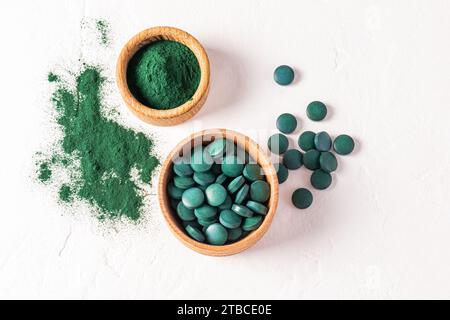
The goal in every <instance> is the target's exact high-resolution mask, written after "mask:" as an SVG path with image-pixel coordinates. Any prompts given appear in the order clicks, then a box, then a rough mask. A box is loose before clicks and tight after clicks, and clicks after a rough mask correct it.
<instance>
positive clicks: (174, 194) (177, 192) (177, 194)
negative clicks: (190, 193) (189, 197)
mask: <svg viewBox="0 0 450 320" xmlns="http://www.w3.org/2000/svg"><path fill="white" fill-rule="evenodd" d="M183 192H184V190H183V189H180V188H177V187H175V186H174V185H173V183H172V182H171V183H169V184H168V185H167V193H168V194H169V197H171V198H172V199H175V200H181V197H182V195H183Z"/></svg>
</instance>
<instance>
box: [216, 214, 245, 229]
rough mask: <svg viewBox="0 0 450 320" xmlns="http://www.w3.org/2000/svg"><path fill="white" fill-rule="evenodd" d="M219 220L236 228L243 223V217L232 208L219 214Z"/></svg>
mask: <svg viewBox="0 0 450 320" xmlns="http://www.w3.org/2000/svg"><path fill="white" fill-rule="evenodd" d="M219 222H220V223H221V224H222V225H223V226H224V227H227V228H229V229H234V228H237V227H239V226H240V225H241V222H242V217H241V216H240V215H238V214H237V213H235V212H233V211H231V210H223V211H222V212H221V213H220V215H219Z"/></svg>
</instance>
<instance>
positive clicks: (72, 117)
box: [37, 66, 159, 220]
mask: <svg viewBox="0 0 450 320" xmlns="http://www.w3.org/2000/svg"><path fill="white" fill-rule="evenodd" d="M48 80H49V81H51V82H53V83H56V85H57V87H56V90H55V92H54V94H53V96H52V103H53V106H54V107H55V108H56V111H57V116H56V121H57V123H58V124H59V125H60V126H61V130H62V133H63V136H62V139H61V140H60V141H59V142H58V146H59V147H60V149H61V151H56V150H55V151H52V154H51V155H50V157H49V159H50V160H47V161H44V162H41V163H40V164H38V173H37V177H38V179H39V180H40V181H41V182H48V181H50V180H51V179H52V169H53V168H61V167H62V168H63V169H65V170H67V171H68V172H69V175H70V181H69V183H65V184H63V185H61V186H60V189H59V198H60V200H61V201H64V202H67V203H71V202H73V201H74V200H75V199H81V200H85V201H87V202H88V203H89V204H91V205H92V206H93V207H95V208H96V209H97V210H98V211H99V217H100V218H101V219H104V218H118V217H121V216H126V217H128V218H129V219H131V220H137V219H138V218H139V217H140V216H141V209H142V206H143V197H144V196H143V195H142V192H141V190H139V188H138V185H137V184H136V180H135V179H139V180H141V181H142V182H144V183H149V182H150V178H151V176H152V174H153V173H154V171H155V169H156V168H157V166H158V164H159V161H158V159H157V158H156V157H155V156H153V155H151V153H150V152H151V149H152V145H153V142H152V141H151V140H150V139H149V138H148V137H147V136H145V135H144V134H143V133H138V132H135V131H134V130H131V129H128V128H124V127H122V126H120V125H119V124H118V123H116V122H114V121H113V120H110V119H107V118H106V117H104V115H103V114H102V103H103V99H102V95H101V88H102V84H103V82H104V78H103V77H102V75H101V70H100V69H99V68H97V67H92V66H83V69H82V70H81V72H80V73H79V74H78V75H77V76H76V87H74V88H71V87H69V86H67V85H65V84H64V83H63V82H61V80H59V78H58V77H57V76H55V75H54V74H52V75H51V76H49V77H48ZM133 171H136V172H137V175H138V177H137V178H135V177H134V175H133Z"/></svg>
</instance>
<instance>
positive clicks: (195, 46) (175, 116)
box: [116, 27, 210, 126]
mask: <svg viewBox="0 0 450 320" xmlns="http://www.w3.org/2000/svg"><path fill="white" fill-rule="evenodd" d="M158 40H173V41H178V42H180V43H182V44H184V45H185V46H187V47H188V48H189V49H191V51H192V52H193V53H194V55H195V57H196V58H197V60H198V64H199V66H200V72H201V76H200V83H199V85H198V88H197V90H196V91H195V93H194V95H193V96H192V99H190V100H188V101H186V102H185V103H184V104H182V105H181V106H178V107H176V108H173V109H168V110H158V109H154V108H152V107H151V106H146V105H143V104H142V103H140V102H139V101H138V100H137V99H136V98H135V97H134V96H133V94H132V93H131V91H130V89H129V88H128V83H127V69H128V63H129V62H130V60H131V58H132V57H133V56H134V55H135V54H136V52H138V51H139V49H141V48H142V47H143V46H145V45H148V44H149V43H151V42H155V41H158ZM209 79H210V67H209V60H208V56H207V54H206V51H205V49H204V48H203V47H202V45H201V44H200V42H198V40H197V39H195V38H194V37H193V36H191V35H190V34H189V33H187V32H185V31H183V30H180V29H177V28H173V27H154V28H150V29H147V30H144V31H142V32H140V33H138V34H137V35H136V36H134V37H133V38H132V39H131V40H130V41H128V43H127V44H126V45H125V47H124V48H123V49H122V52H121V53H120V56H119V59H118V62H117V69H116V81H117V85H118V87H119V91H120V93H121V95H122V97H123V99H124V100H125V103H126V105H127V106H128V107H129V108H130V109H131V111H132V112H133V113H134V114H135V115H136V116H137V117H139V118H140V119H142V120H143V121H145V122H148V123H151V124H154V125H158V126H173V125H176V124H179V123H182V122H184V121H186V120H188V119H190V118H192V117H193V116H194V115H195V114H196V113H197V112H198V111H199V110H200V109H201V108H202V106H203V104H204V103H205V101H206V97H207V96H208V91H209Z"/></svg>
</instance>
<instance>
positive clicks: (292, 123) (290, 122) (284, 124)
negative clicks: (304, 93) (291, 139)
mask: <svg viewBox="0 0 450 320" xmlns="http://www.w3.org/2000/svg"><path fill="white" fill-rule="evenodd" d="M277 128H278V130H280V132H282V133H285V134H289V133H292V132H294V131H295V129H297V119H296V118H295V116H294V115H292V114H290V113H283V114H281V115H280V116H279V117H278V119H277Z"/></svg>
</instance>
